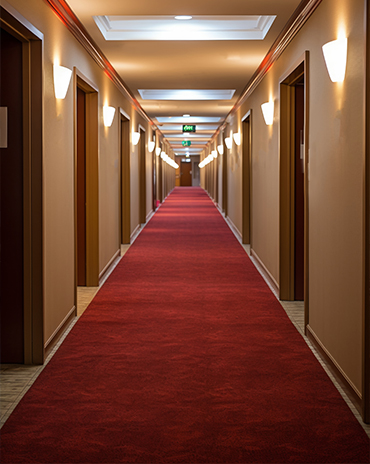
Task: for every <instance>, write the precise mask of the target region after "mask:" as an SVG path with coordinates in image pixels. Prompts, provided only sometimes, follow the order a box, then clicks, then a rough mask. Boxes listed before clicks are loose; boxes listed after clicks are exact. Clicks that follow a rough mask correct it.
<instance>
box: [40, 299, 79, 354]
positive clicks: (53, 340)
mask: <svg viewBox="0 0 370 464" xmlns="http://www.w3.org/2000/svg"><path fill="white" fill-rule="evenodd" d="M75 318H76V306H73V308H72V309H70V310H69V311H68V314H67V315H66V317H65V318H64V319H63V321H62V322H61V323H60V324H59V326H58V327H57V328H56V329H55V331H54V332H53V334H52V335H51V336H50V337H49V339H48V340H47V342H46V343H45V345H44V348H45V358H46V357H47V356H48V354H49V353H50V351H51V350H52V349H53V347H54V346H55V345H56V344H57V343H58V340H59V339H60V338H61V337H62V336H63V334H64V332H65V331H66V330H67V328H68V326H69V325H70V324H71V322H72V321H73V319H75Z"/></svg>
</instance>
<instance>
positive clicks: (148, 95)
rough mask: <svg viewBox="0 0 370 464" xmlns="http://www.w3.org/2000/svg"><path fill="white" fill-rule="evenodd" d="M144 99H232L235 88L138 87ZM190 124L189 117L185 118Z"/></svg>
mask: <svg viewBox="0 0 370 464" xmlns="http://www.w3.org/2000/svg"><path fill="white" fill-rule="evenodd" d="M138 92H139V94H140V96H141V98H142V99H143V100H182V101H184V100H186V101H194V100H231V99H232V98H233V95H234V93H235V90H225V89H138ZM184 119H186V120H187V124H189V118H184Z"/></svg>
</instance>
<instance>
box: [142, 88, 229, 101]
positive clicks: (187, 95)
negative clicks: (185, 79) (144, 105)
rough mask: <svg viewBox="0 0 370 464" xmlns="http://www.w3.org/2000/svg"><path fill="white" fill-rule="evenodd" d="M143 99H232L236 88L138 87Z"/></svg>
mask: <svg viewBox="0 0 370 464" xmlns="http://www.w3.org/2000/svg"><path fill="white" fill-rule="evenodd" d="M138 92H139V94H140V97H141V98H142V99H143V100H182V101H189V100H190V101H195V100H231V99H232V98H233V96H234V93H235V89H138Z"/></svg>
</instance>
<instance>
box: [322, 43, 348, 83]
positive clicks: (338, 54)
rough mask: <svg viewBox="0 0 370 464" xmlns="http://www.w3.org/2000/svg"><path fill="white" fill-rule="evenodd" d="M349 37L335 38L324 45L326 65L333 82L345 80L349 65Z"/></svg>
mask: <svg viewBox="0 0 370 464" xmlns="http://www.w3.org/2000/svg"><path fill="white" fill-rule="evenodd" d="M347 47H348V40H347V38H342V39H338V40H333V41H332V42H328V43H327V44H325V45H323V47H322V52H323V54H324V58H325V63H326V67H327V69H328V73H329V76H330V79H331V81H332V82H343V81H344V76H345V75H346V67H347Z"/></svg>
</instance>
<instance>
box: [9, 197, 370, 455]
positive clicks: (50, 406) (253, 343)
mask: <svg viewBox="0 0 370 464" xmlns="http://www.w3.org/2000/svg"><path fill="white" fill-rule="evenodd" d="M1 449H2V455H1V462H2V463H13V462H22V463H28V462H42V463H73V462H83V463H103V462H104V463H134V462H139V463H178V462H182V463H218V462H223V463H270V462H274V463H290V462H300V463H368V462H369V440H368V438H367V436H366V434H365V433H364V431H363V430H362V428H361V426H360V425H359V424H358V422H357V421H356V419H355V418H354V417H353V415H352V413H351V412H350V410H349V409H348V407H347V406H346V404H345V403H344V401H343V400H342V398H341V397H340V395H339V393H338V392H337V390H336V389H335V388H334V386H333V385H332V383H331V381H330V380H329V378H328V377H327V375H326V374H325V372H324V371H323V369H322V368H321V366H320V365H319V363H318V362H317V360H316V359H315V357H314V356H313V354H312V353H311V352H310V350H309V349H308V348H307V345H306V344H305V342H304V340H303V339H302V337H301V336H300V335H299V334H298V332H297V331H296V329H295V328H294V327H293V325H292V324H291V322H290V321H289V319H288V318H287V316H286V315H285V312H284V310H283V309H282V308H281V306H280V304H279V303H278V301H277V300H276V299H275V297H274V296H273V295H272V293H271V292H270V290H269V288H268V287H267V286H266V284H265V283H264V281H263V279H262V278H261V276H260V275H259V274H258V272H257V271H256V270H255V268H254V267H253V265H252V263H251V262H250V260H249V258H248V257H247V255H246V253H245V252H244V250H243V249H242V248H241V246H240V245H239V243H238V242H237V240H236V239H235V238H234V236H233V234H232V233H231V232H230V230H229V228H228V227H227V225H226V223H225V222H224V220H223V219H222V217H221V216H220V214H219V213H218V211H217V210H216V208H215V207H214V205H213V203H212V202H211V201H210V200H209V198H208V196H207V195H206V194H205V193H204V191H203V190H201V189H200V188H177V189H175V191H174V192H173V193H172V194H171V195H170V197H169V198H168V199H167V200H166V202H165V203H164V204H163V206H161V208H160V209H159V210H158V212H157V213H156V214H155V216H154V217H153V219H152V220H151V221H150V222H149V224H148V225H147V226H146V228H145V229H144V230H143V232H142V233H141V234H140V236H139V237H138V238H137V240H136V241H135V243H134V245H133V246H132V247H131V248H130V249H129V251H128V252H127V254H126V255H125V256H124V258H123V259H122V261H121V262H120V264H119V265H118V267H117V268H116V270H115V271H114V273H113V274H112V275H111V277H110V278H109V280H108V281H107V283H106V284H105V285H104V287H103V288H102V289H101V290H100V291H99V293H98V295H97V296H96V298H95V299H94V301H93V302H92V303H91V305H90V306H89V308H88V309H87V311H86V312H85V314H84V315H83V316H82V318H81V319H80V320H79V321H78V323H77V324H76V325H75V327H74V328H73V330H72V331H71V333H70V334H69V336H68V337H67V339H66V340H65V342H64V343H63V345H62V346H61V348H60V349H59V350H58V352H57V353H56V355H55V356H54V357H53V359H52V360H51V362H50V363H49V365H48V366H47V367H46V368H45V370H44V371H43V372H42V374H41V375H40V377H39V378H38V380H37V381H36V383H35V384H34V386H33V387H32V388H31V390H30V391H29V392H28V394H27V395H26V396H25V397H24V399H23V400H22V401H21V403H20V404H19V406H18V407H17V409H16V410H15V412H14V413H13V415H12V416H11V417H10V418H9V420H8V421H7V423H6V424H5V426H4V427H3V429H2V439H1Z"/></svg>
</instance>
